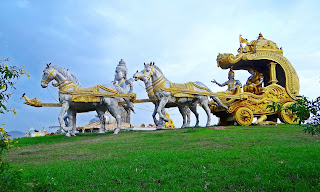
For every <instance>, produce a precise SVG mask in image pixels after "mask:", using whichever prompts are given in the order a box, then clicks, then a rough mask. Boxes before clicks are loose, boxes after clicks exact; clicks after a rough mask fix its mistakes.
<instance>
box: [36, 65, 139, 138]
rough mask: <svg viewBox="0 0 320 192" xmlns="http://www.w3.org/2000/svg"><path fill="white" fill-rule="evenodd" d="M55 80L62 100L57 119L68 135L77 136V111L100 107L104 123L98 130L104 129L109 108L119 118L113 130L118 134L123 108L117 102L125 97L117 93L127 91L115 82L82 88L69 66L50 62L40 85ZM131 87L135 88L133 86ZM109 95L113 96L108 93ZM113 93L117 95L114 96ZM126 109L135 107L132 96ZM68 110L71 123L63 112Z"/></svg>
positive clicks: (43, 85)
mask: <svg viewBox="0 0 320 192" xmlns="http://www.w3.org/2000/svg"><path fill="white" fill-rule="evenodd" d="M52 80H55V81H56V82H55V84H54V85H55V86H58V87H59V100H60V103H61V104H62V108H61V112H60V114H59V117H58V120H59V123H60V127H61V128H62V129H63V130H64V131H65V132H66V137H70V136H71V135H72V136H75V129H76V113H81V112H89V111H97V113H98V116H99V118H100V122H101V127H100V128H99V132H98V133H99V134H104V133H105V123H104V114H105V112H106V111H107V110H108V111H109V112H110V114H111V115H112V116H113V117H115V118H116V120H117V127H116V128H115V130H114V134H118V133H119V131H120V128H121V115H122V114H121V109H120V107H119V106H118V104H119V101H122V100H123V99H121V98H120V97H117V96H116V95H117V94H126V93H123V92H121V91H123V90H124V89H122V88H121V87H119V86H118V85H116V84H108V85H97V86H94V87H91V88H81V86H80V83H79V81H78V79H77V78H76V77H75V76H74V75H72V74H71V73H70V72H69V71H68V70H66V69H64V68H62V67H59V66H56V65H51V64H47V66H46V68H45V69H44V70H43V75H42V80H41V86H42V87H43V88H46V87H47V86H48V84H49V83H50V82H51V81H52ZM130 90H132V89H130ZM109 95H110V96H109ZM112 96H114V97H112ZM125 101H126V103H127V105H126V106H125V107H126V109H132V107H133V104H132V103H131V102H130V100H129V99H125ZM65 113H68V118H69V125H68V126H66V125H65V123H64V119H63V117H64V115H65Z"/></svg>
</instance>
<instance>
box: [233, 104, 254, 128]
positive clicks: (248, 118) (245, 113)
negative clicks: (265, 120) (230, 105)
mask: <svg viewBox="0 0 320 192" xmlns="http://www.w3.org/2000/svg"><path fill="white" fill-rule="evenodd" d="M234 116H235V119H236V122H237V123H238V124H239V125H241V126H249V125H251V124H252V121H253V113H252V111H251V110H250V109H249V108H247V107H240V108H239V109H237V110H236V112H235V114H234Z"/></svg>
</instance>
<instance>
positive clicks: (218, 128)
mask: <svg viewBox="0 0 320 192" xmlns="http://www.w3.org/2000/svg"><path fill="white" fill-rule="evenodd" d="M209 129H213V130H225V129H228V128H227V127H225V126H216V127H210V128H209Z"/></svg>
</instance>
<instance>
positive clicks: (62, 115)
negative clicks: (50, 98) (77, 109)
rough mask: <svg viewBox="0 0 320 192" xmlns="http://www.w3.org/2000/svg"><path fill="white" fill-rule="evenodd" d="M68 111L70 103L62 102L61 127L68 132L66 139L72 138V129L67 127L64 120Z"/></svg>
mask: <svg viewBox="0 0 320 192" xmlns="http://www.w3.org/2000/svg"><path fill="white" fill-rule="evenodd" d="M68 109H69V103H68V102H67V101H63V102H62V107H61V111H60V114H59V116H58V120H59V123H60V127H61V128H62V129H63V130H64V131H65V132H66V137H70V136H71V135H70V129H69V127H66V126H65V124H64V120H63V117H64V114H65V113H66V112H67V110H68Z"/></svg>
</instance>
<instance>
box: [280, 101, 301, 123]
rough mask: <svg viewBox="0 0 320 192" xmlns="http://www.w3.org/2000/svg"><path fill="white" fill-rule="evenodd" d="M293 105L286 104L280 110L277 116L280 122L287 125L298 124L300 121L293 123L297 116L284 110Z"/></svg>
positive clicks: (290, 103)
mask: <svg viewBox="0 0 320 192" xmlns="http://www.w3.org/2000/svg"><path fill="white" fill-rule="evenodd" d="M293 103H294V102H288V103H285V104H284V105H283V106H282V109H281V110H280V112H279V114H278V115H279V118H280V120H281V122H283V123H287V124H298V123H299V121H300V120H299V119H298V120H297V121H294V120H295V119H296V118H297V115H295V114H294V113H292V111H291V110H286V108H287V107H289V106H291V105H292V104H293Z"/></svg>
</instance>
